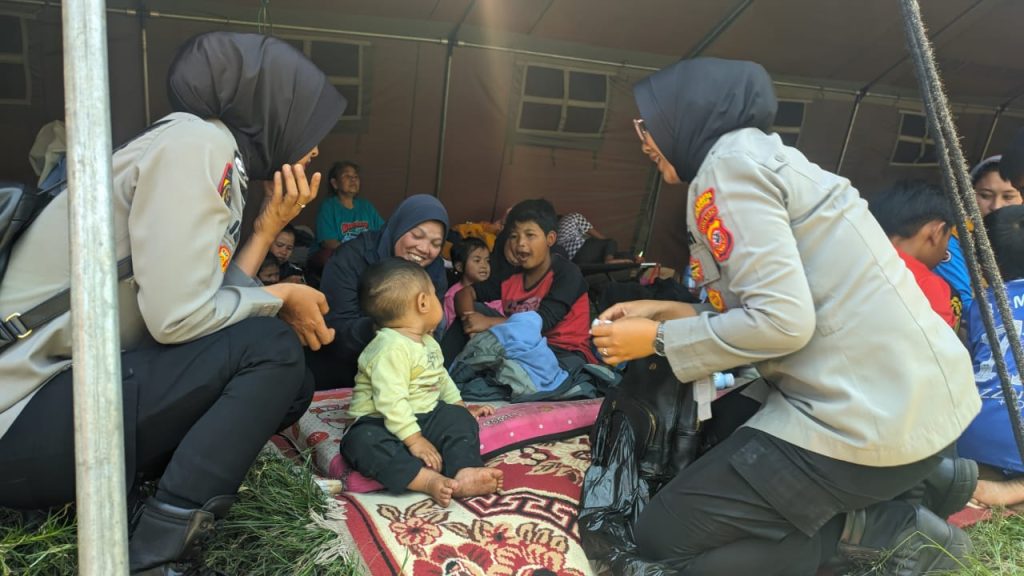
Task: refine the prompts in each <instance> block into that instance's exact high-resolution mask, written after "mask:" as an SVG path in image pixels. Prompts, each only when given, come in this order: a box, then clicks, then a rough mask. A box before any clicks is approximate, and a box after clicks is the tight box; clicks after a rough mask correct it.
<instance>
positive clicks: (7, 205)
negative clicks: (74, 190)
mask: <svg viewBox="0 0 1024 576" xmlns="http://www.w3.org/2000/svg"><path fill="white" fill-rule="evenodd" d="M64 188H65V182H64V180H63V179H62V180H61V181H60V182H58V183H57V184H56V185H54V186H51V187H49V188H47V189H46V190H34V189H29V188H28V187H27V186H25V185H24V184H20V183H14V182H0V282H2V281H3V277H4V272H6V271H7V262H8V260H10V257H11V248H13V247H14V242H15V241H16V240H17V239H18V237H20V236H21V234H22V233H23V232H24V231H25V229H26V228H28V225H29V224H31V223H32V221H33V220H35V219H36V216H38V215H39V213H40V212H42V211H43V208H46V206H47V205H48V204H49V203H50V200H53V199H54V198H55V197H57V195H59V194H60V193H61V192H63V191H64Z"/></svg>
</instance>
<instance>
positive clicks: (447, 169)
mask: <svg viewBox="0 0 1024 576" xmlns="http://www.w3.org/2000/svg"><path fill="white" fill-rule="evenodd" d="M108 6H109V12H108V28H109V30H108V35H109V50H110V68H111V100H112V101H111V106H112V116H113V131H114V141H115V142H119V141H122V140H125V139H127V138H128V137H130V136H131V135H132V134H134V133H135V132H137V131H138V130H140V129H141V128H142V127H143V126H144V125H145V124H146V123H147V120H156V119H158V118H159V117H160V116H162V115H163V114H165V113H166V112H168V111H169V107H168V104H167V99H166V94H165V89H164V79H165V76H166V71H167V67H168V65H169V63H170V61H171V59H172V58H173V55H174V51H175V49H176V47H177V46H178V45H179V44H180V43H181V42H182V41H183V40H184V39H186V38H188V37H189V36H191V35H193V34H196V33H199V32H203V31H208V30H218V29H221V30H222V29H231V30H240V31H255V30H257V27H256V26H255V24H256V23H257V22H260V23H262V24H263V25H264V28H263V30H264V32H270V33H273V34H274V35H277V36H280V37H282V38H285V39H287V40H289V41H292V42H294V43H296V45H297V46H300V47H301V48H302V49H303V50H305V51H307V53H308V54H310V56H311V57H312V58H313V60H314V61H316V62H317V63H318V64H320V65H321V66H322V67H323V68H324V69H325V70H327V71H328V73H329V74H330V75H331V76H332V78H333V79H334V80H335V81H336V83H337V85H338V86H339V89H341V90H342V92H343V93H345V94H346V95H347V96H349V98H350V101H351V102H352V104H351V106H350V108H349V111H348V112H347V113H346V117H345V118H344V119H343V120H342V121H341V122H339V124H338V126H337V127H336V129H335V131H334V132H333V133H332V134H331V135H330V136H328V137H327V138H326V139H325V140H324V142H323V143H322V145H321V156H320V158H318V159H317V160H316V161H315V163H314V168H316V169H319V170H323V171H326V169H327V168H328V167H329V166H330V164H331V162H333V161H334V160H340V159H351V160H354V161H356V162H358V163H360V164H361V165H362V167H363V190H364V194H365V195H366V197H367V198H369V199H371V200H372V201H373V202H374V203H375V204H376V205H377V207H378V208H379V209H380V211H381V212H382V214H384V215H385V216H386V215H387V214H389V213H390V212H391V210H393V208H394V207H395V206H396V205H397V204H398V203H399V202H400V201H401V200H402V199H403V198H405V197H406V196H408V195H410V194H414V193H420V192H425V193H435V191H436V193H438V195H439V197H440V198H441V200H442V201H443V202H444V203H445V204H446V206H447V207H448V209H449V211H450V213H451V216H452V220H453V221H462V220H466V219H474V220H476V219H490V218H493V217H494V216H496V215H500V214H501V213H502V212H503V211H504V209H505V208H507V207H508V206H511V205H512V204H514V203H515V202H516V201H518V200H520V199H523V198H529V197H536V196H544V197H547V198H549V199H551V200H552V201H553V202H554V203H555V205H556V208H558V209H559V210H560V211H562V212H568V211H580V212H583V213H584V214H585V215H586V216H587V217H588V218H590V220H591V221H592V222H594V224H595V225H596V226H597V227H598V228H599V229H601V230H603V231H605V232H606V233H607V234H609V235H610V236H612V237H614V238H616V239H617V240H618V241H619V244H620V245H621V246H624V247H630V246H635V247H636V248H637V249H639V248H640V247H644V246H646V255H647V256H648V257H649V258H653V259H658V260H661V261H665V262H668V263H670V264H672V265H674V266H676V267H680V266H682V265H684V263H685V242H684V231H683V226H682V224H681V223H682V219H683V214H684V212H683V210H684V208H685V207H684V205H683V196H684V192H683V189H681V188H676V187H665V188H662V189H661V190H660V192H658V193H657V194H656V195H655V192H656V191H657V187H656V186H655V182H656V178H654V177H652V169H651V166H650V164H649V162H648V161H647V159H646V158H645V157H644V156H643V155H642V154H641V153H640V152H639V149H638V148H639V147H638V143H637V141H636V136H635V135H634V133H633V128H632V125H631V124H632V123H631V121H630V120H631V119H632V118H633V117H635V116H636V115H637V112H636V107H635V105H634V103H633V99H632V93H631V87H632V84H633V83H634V82H635V81H637V80H638V79H640V78H642V77H644V76H645V75H647V74H649V73H650V72H651V70H653V69H657V68H659V67H662V66H664V65H667V64H669V63H671V62H673V61H674V60H676V59H678V58H679V57H683V56H693V55H706V56H720V57H726V58H745V59H753V60H757V61H759V62H761V63H762V64H764V65H765V67H766V68H767V69H768V70H769V72H771V73H772V75H773V77H774V78H775V79H776V82H777V85H776V89H777V92H778V94H779V97H780V99H782V100H784V101H786V102H787V104H785V107H786V108H785V110H786V112H785V114H780V117H779V119H778V120H777V124H779V126H778V128H777V129H778V131H779V132H780V134H781V135H782V136H783V137H784V138H786V139H787V141H790V142H794V143H795V144H796V146H797V147H798V148H800V149H801V150H802V151H803V152H804V153H805V154H807V155H808V157H810V158H811V159H812V160H813V161H815V162H817V163H819V164H820V165H822V167H824V168H826V169H829V170H835V169H836V168H837V165H838V163H839V158H840V156H842V157H843V160H842V166H841V168H840V169H839V171H840V173H841V174H843V175H844V176H847V177H849V178H850V179H851V180H852V181H853V182H854V184H855V185H856V186H857V187H858V188H860V189H861V191H862V192H863V193H864V195H865V196H868V197H870V195H871V194H872V193H873V192H875V191H876V190H878V189H879V188H880V187H882V186H884V185H885V184H886V183H889V182H891V181H893V180H896V179H901V178H927V179H931V180H935V181H937V180H938V172H937V168H936V167H935V166H934V164H932V163H930V162H929V160H930V157H929V146H928V138H927V133H926V130H927V129H926V128H924V127H923V126H924V124H923V123H922V122H921V118H920V114H921V108H920V102H919V99H918V97H917V85H916V80H915V79H914V77H913V72H912V70H911V68H910V65H909V61H908V59H907V58H906V49H905V47H904V39H903V32H902V29H901V27H900V21H899V13H898V10H897V7H896V5H895V4H894V3H892V2H889V1H887V0H866V1H863V2H848V1H843V0H637V1H627V0H514V1H513V0H293V1H290V2H287V3H273V2H270V3H268V4H267V6H268V8H269V10H267V11H265V12H261V11H260V9H261V7H262V6H263V4H262V3H261V2H259V1H257V0H211V1H199V0H176V1H170V0H156V1H150V2H146V3H145V4H144V5H143V4H140V3H136V2H128V1H124V0H121V1H118V0H114V1H111V2H109V3H108ZM922 9H923V10H924V17H925V21H926V23H927V24H928V25H929V26H930V33H931V36H932V39H933V41H934V43H935V47H936V50H937V53H938V56H939V58H940V61H939V65H940V68H941V70H942V72H943V73H944V78H945V81H946V84H947V88H948V90H949V94H950V99H951V101H952V102H953V103H954V112H955V113H956V114H957V122H958V127H959V129H960V131H961V135H962V137H963V146H964V151H965V153H966V154H967V156H968V159H969V161H976V160H978V159H980V158H981V157H982V155H983V154H991V153H994V152H997V151H999V150H1000V149H1001V147H1002V146H1003V145H1005V144H1006V143H1007V142H1008V141H1009V139H1010V138H1011V136H1012V134H1013V133H1014V132H1015V131H1016V129H1017V128H1018V127H1020V126H1021V125H1024V120H1022V118H1024V104H1021V103H1020V102H1018V100H1019V99H1018V97H1019V96H1020V94H1021V93H1022V92H1024V69H1022V68H1024V65H1022V64H1020V63H1019V62H1017V61H1016V59H1014V58H1013V56H1014V55H1016V54H1018V53H1019V52H1020V51H1019V50H1017V49H1016V48H1019V47H1020V44H1021V42H1022V41H1021V40H1020V36H1019V34H1018V33H1017V30H1016V25H1015V24H1016V23H1018V22H1021V21H1022V19H1024V4H1022V3H1020V2H1015V1H1014V0H931V1H929V2H926V3H923V6H922ZM15 30H16V33H15V32H14V31H15ZM0 37H2V38H4V39H3V40H0V126H2V127H3V133H4V137H3V138H2V139H0V178H4V179H14V180H21V181H32V180H34V178H33V177H32V174H31V171H30V168H29V166H28V162H27V153H28V149H29V147H30V146H31V144H32V140H33V138H34V136H35V133H36V131H37V130H38V128H39V127H41V126H42V125H43V124H45V123H46V122H49V121H51V120H53V119H55V118H60V117H62V116H63V90H62V79H61V65H62V63H61V48H60V41H61V36H60V11H59V5H57V4H55V3H52V2H43V1H40V0H0ZM449 49H450V52H449ZM449 54H450V62H449ZM446 94H447V99H446ZM858 98H859V99H860V102H859V105H857V104H856V103H857V101H858ZM855 107H856V110H857V113H856V117H855V121H854V122H853V123H852V130H849V137H848V138H847V131H848V129H849V128H850V126H851V116H852V115H853V114H852V113H853V110H854V108H855ZM147 113H148V118H147ZM847 141H848V145H846V146H845V150H844V143H846V142H847ZM439 157H440V158H441V161H440V163H439V161H438V160H439ZM439 167H440V177H439ZM326 191H327V189H326V187H324V188H322V191H321V192H322V194H324V195H326ZM249 204H250V207H253V208H255V207H256V206H258V198H256V197H254V198H253V199H252V201H250V203H249ZM314 218H315V211H314V210H307V211H306V212H304V213H303V215H302V222H303V223H307V224H311V223H312V220H313V219H314Z"/></svg>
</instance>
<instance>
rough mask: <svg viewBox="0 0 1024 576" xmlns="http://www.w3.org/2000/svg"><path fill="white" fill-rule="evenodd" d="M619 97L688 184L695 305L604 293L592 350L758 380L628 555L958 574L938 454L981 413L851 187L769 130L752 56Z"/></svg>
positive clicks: (958, 536) (957, 495) (685, 564)
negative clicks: (730, 429)
mask: <svg viewBox="0 0 1024 576" xmlns="http://www.w3.org/2000/svg"><path fill="white" fill-rule="evenodd" d="M635 96H636V101H637V106H638V108H639V110H640V115H641V116H642V119H639V120H637V121H636V125H637V133H638V135H639V136H640V139H641V140H642V142H643V144H642V149H643V152H644V153H645V154H646V155H648V156H649V157H650V158H651V160H652V161H653V162H654V163H655V164H657V167H658V170H659V171H660V172H661V174H662V178H663V179H664V181H665V182H666V183H667V184H680V183H687V184H688V186H689V190H688V202H687V207H688V210H687V214H686V215H685V216H686V227H687V230H688V232H689V237H690V253H691V255H692V258H691V264H690V266H691V270H692V271H693V276H694V279H695V281H696V282H697V284H698V285H700V286H701V287H703V288H704V289H706V290H707V292H708V302H709V304H710V306H709V307H708V309H707V310H699V309H696V308H695V307H693V306H691V305H688V304H682V303H676V302H651V301H640V302H627V303H623V304H618V305H615V306H613V307H612V308H610V309H609V310H607V311H606V312H605V313H603V314H602V319H604V320H611V321H613V322H612V323H611V324H606V325H602V326H596V327H594V329H593V334H594V344H595V345H596V346H597V348H598V351H599V353H601V354H602V356H604V357H605V359H606V360H607V361H609V362H610V363H613V364H614V363H618V362H621V361H624V360H629V359H633V358H640V357H644V356H649V355H651V354H659V355H662V356H666V357H667V358H668V361H669V363H670V364H671V366H672V369H673V371H674V373H675V375H676V377H677V378H678V379H679V380H680V381H682V382H694V381H698V380H701V379H704V378H706V377H707V376H709V375H710V374H711V373H713V372H716V371H721V370H726V369H729V368H733V367H736V366H740V365H744V364H751V363H752V364H754V365H755V366H756V367H757V368H758V370H759V371H760V373H761V375H762V376H763V377H764V378H765V380H766V381H767V382H769V383H770V384H769V386H767V387H766V389H765V390H763V406H762V407H761V409H760V410H759V411H758V412H757V413H756V414H755V415H754V416H753V417H752V418H751V419H750V420H749V421H748V422H747V423H746V425H745V426H744V427H743V428H740V429H739V430H737V431H736V432H734V433H733V434H732V435H731V436H729V437H728V438H727V439H726V440H724V441H723V442H722V443H721V444H719V445H717V446H716V447H714V448H713V449H712V450H710V451H709V452H708V453H707V454H705V455H703V456H702V457H701V458H700V459H698V460H697V461H696V462H695V463H694V464H693V465H691V466H690V467H688V468H684V469H683V470H682V471H681V472H680V473H679V475H678V476H677V477H676V478H675V479H673V480H672V481H671V482H669V483H668V484H666V485H665V486H664V487H663V488H662V489H661V490H660V491H659V492H658V493H657V494H655V495H654V496H653V498H652V499H651V501H650V502H649V503H648V505H647V506H646V508H644V510H643V512H642V513H641V515H640V516H639V518H638V519H637V522H636V526H635V535H636V539H637V544H638V545H639V550H640V552H641V553H642V554H643V555H645V556H647V557H649V558H651V559H655V560H659V561H662V562H665V563H667V564H669V565H671V566H672V567H673V568H674V569H676V570H678V571H679V573H680V574H701V575H713V574H759V575H763V576H767V575H771V574H780V575H781V574H785V575H788V576H792V575H808V576H811V575H813V574H815V573H816V571H817V570H818V567H819V564H821V563H823V562H825V561H828V560H830V559H832V556H833V554H834V553H835V552H836V550H837V549H838V551H839V558H838V559H837V560H838V561H840V562H842V561H848V560H857V561H867V562H869V563H873V562H878V561H881V560H882V559H883V558H885V557H886V551H890V550H893V549H895V550H894V551H893V552H892V555H891V556H888V557H887V560H886V562H885V565H884V567H882V568H880V571H879V573H880V574H893V575H895V574H899V575H900V576H909V575H914V574H925V573H931V572H932V571H941V570H947V569H951V568H955V567H956V566H957V561H956V558H957V557H960V556H962V555H964V554H965V553H966V551H967V550H968V549H969V547H970V540H969V539H968V538H967V536H966V535H965V534H964V533H963V532H962V531H960V530H959V529H958V528H955V527H953V526H951V525H950V524H948V523H947V522H945V521H944V520H943V518H940V516H942V517H944V516H946V515H949V514H950V513H952V512H954V511H957V510H959V509H960V508H962V507H963V505H964V504H965V503H966V501H967V500H968V499H969V498H970V495H971V492H972V491H973V484H974V481H975V480H976V475H975V476H973V477H972V472H974V471H975V470H974V469H973V468H971V467H970V466H969V465H966V466H965V465H964V464H965V463H966V461H963V460H956V461H954V460H951V459H942V458H940V457H939V456H938V455H937V454H938V453H940V451H942V450H943V449H944V448H945V447H947V446H949V445H950V444H952V443H953V442H954V441H955V440H956V439H957V438H958V437H959V436H960V434H961V432H962V431H963V429H964V428H965V427H966V426H967V424H969V423H970V421H971V419H972V418H973V417H974V416H975V414H977V412H978V407H979V399H978V394H977V391H976V390H975V389H974V386H973V379H972V369H971V361H970V358H969V357H968V355H967V353H966V351H965V350H964V348H963V346H962V345H961V344H960V342H959V340H958V338H957V336H956V334H955V333H953V331H951V330H949V328H948V326H945V325H944V324H943V321H942V319H941V318H939V316H938V315H936V314H935V313H934V312H932V311H931V309H930V307H929V304H928V301H927V300H926V299H925V297H924V296H923V294H922V293H921V290H920V289H919V288H918V287H917V285H916V283H915V281H914V278H913V276H912V275H911V274H910V273H909V272H908V271H907V269H906V266H904V265H903V263H902V262H901V261H900V258H899V256H898V255H897V254H896V252H895V250H894V249H893V248H892V245H891V243H890V242H889V241H888V239H887V238H886V236H885V233H884V232H882V229H881V228H880V227H879V226H878V224H877V223H876V222H875V221H874V219H873V218H872V217H871V214H870V213H869V212H868V209H867V204H866V203H865V202H864V201H863V200H862V199H861V198H860V196H859V194H858V193H857V191H856V189H854V188H853V187H852V186H850V183H849V181H847V180H846V179H844V178H841V177H839V176H836V175H835V174H830V173H828V172H825V171H824V170H822V169H821V168H819V167H818V166H816V165H814V164H812V163H811V162H809V161H808V160H807V159H806V158H805V157H804V156H803V155H802V154H801V153H800V152H799V151H798V150H796V149H794V148H790V147H788V146H785V145H784V144H783V143H782V141H781V139H780V138H779V137H778V135H776V134H771V133H770V130H771V126H772V122H773V118H774V116H775V110H776V101H775V95H774V93H773V88H772V82H771V78H770V77H769V76H768V74H767V72H766V71H765V70H764V68H762V67H761V66H759V65H757V64H755V63H753V62H738V61H728V60H719V59H714V58H700V59H694V60H684V61H682V62H679V63H677V64H675V65H673V66H671V67H669V68H667V69H665V70H662V71H660V72H658V73H656V74H654V75H652V76H650V77H648V78H647V79H645V80H642V81H641V82H640V83H639V84H637V86H636V88H635ZM712 308H713V309H712ZM947 465H948V466H947ZM918 486H920V487H921V488H920V490H914V491H913V492H914V493H917V496H916V498H914V499H912V498H909V497H901V498H898V497H900V496H901V495H903V494H904V493H907V492H908V491H910V490H911V489H912V488H916V487H918ZM922 495H923V502H922ZM922 504H923V505H922ZM929 508H930V510H929ZM933 511H934V513H933ZM841 537H842V538H841ZM840 538H841V539H840Z"/></svg>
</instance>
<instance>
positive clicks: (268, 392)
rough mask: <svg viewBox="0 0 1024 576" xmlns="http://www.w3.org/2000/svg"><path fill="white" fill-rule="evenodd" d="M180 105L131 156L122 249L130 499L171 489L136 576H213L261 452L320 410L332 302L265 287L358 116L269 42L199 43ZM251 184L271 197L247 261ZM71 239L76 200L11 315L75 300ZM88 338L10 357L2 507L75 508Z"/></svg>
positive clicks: (57, 330)
mask: <svg viewBox="0 0 1024 576" xmlns="http://www.w3.org/2000/svg"><path fill="white" fill-rule="evenodd" d="M168 92H169V96H170V102H171V104H172V106H173V107H174V109H175V110H177V112H175V113H173V114H171V115H169V116H167V117H165V118H163V119H162V120H160V121H159V122H157V123H156V124H154V125H153V126H152V127H151V128H150V129H149V130H147V131H146V132H144V133H143V134H141V135H139V136H138V137H136V138H135V139H134V140H132V141H131V142H129V143H128V144H127V145H125V146H124V147H122V148H121V149H119V150H118V151H117V152H116V153H115V154H114V157H113V195H114V228H115V233H114V238H115V242H116V245H115V251H116V255H117V258H118V259H122V258H125V257H127V256H129V255H130V256H131V261H132V264H133V267H134V274H133V277H132V278H131V279H130V280H125V281H122V282H120V284H119V286H118V289H119V302H118V303H119V320H120V330H121V345H122V347H123V348H124V349H125V350H126V351H125V352H123V353H122V356H121V372H122V376H123V378H124V382H123V388H122V396H123V399H124V431H125V456H126V459H127V462H126V464H125V467H126V473H127V484H128V486H129V488H132V487H133V484H136V486H135V487H136V488H137V483H138V480H139V479H145V478H157V477H159V478H160V480H159V483H158V484H157V488H156V492H155V494H154V496H153V497H151V498H148V499H147V500H145V502H138V501H137V499H136V501H135V502H130V505H132V508H133V510H132V511H133V512H134V513H133V515H132V523H131V525H130V527H129V529H130V538H129V548H130V554H129V556H130V558H129V560H130V568H131V572H132V573H133V574H148V575H156V574H171V573H174V574H178V573H184V572H188V573H193V572H192V570H193V569H195V570H197V573H198V571H199V567H198V566H196V565H195V562H196V561H197V560H198V559H197V557H196V556H195V554H196V548H197V546H198V544H199V543H201V542H203V541H205V540H207V539H208V537H209V532H210V531H211V530H212V529H213V526H214V521H215V520H216V519H217V518H220V517H222V516H223V515H225V514H226V513H227V510H228V508H229V507H230V506H231V503H232V502H233V501H234V499H235V493H236V491H237V489H238V486H239V485H240V484H241V482H242V479H243V477H244V476H245V473H246V471H247V470H248V469H249V466H250V465H251V464H252V461H253V460H254V459H255V458H256V455H257V453H258V452H259V450H260V448H261V447H262V446H263V445H264V443H266V441H267V439H268V438H269V437H270V436H271V435H272V434H273V433H274V432H275V431H276V430H279V429H280V428H282V427H284V426H287V425H289V424H291V423H292V422H294V421H295V420H297V419H298V417H299V416H300V415H301V414H302V413H303V412H304V411H305V409H306V407H307V406H308V404H309V401H310V399H311V397H312V391H313V390H312V378H311V377H309V376H308V375H307V372H306V369H305V362H304V359H303V354H302V347H301V346H300V341H301V343H302V344H306V345H308V346H309V347H310V348H318V347H319V346H321V345H323V344H327V343H328V342H330V341H331V338H332V336H333V334H332V333H331V331H330V330H329V329H328V328H327V327H326V326H325V325H324V323H323V317H322V314H323V312H324V311H326V303H325V301H324V298H323V295H322V294H320V293H318V292H316V291H315V290H313V289H311V288H309V287H306V286H301V285H297V284H291V285H276V286H268V287H262V286H261V285H260V284H259V282H257V281H255V280H254V278H253V277H254V276H255V275H256V272H257V268H258V267H259V265H260V263H261V262H262V260H263V259H264V256H265V255H266V254H267V250H268V249H269V247H270V245H271V242H273V240H274V238H275V237H276V236H277V233H278V232H279V231H280V230H281V229H282V228H283V227H284V226H285V224H287V222H288V221H289V220H291V219H292V218H294V217H295V216H297V215H298V214H299V212H300V211H301V210H302V208H303V207H304V206H305V205H306V204H308V203H310V202H311V201H312V200H313V198H314V197H315V191H316V189H317V184H318V182H319V179H320V178H319V174H315V175H314V176H313V178H312V181H309V180H307V178H306V176H305V170H306V167H307V166H308V164H309V161H310V159H311V158H312V157H314V156H316V154H317V145H318V143H319V142H320V139H321V138H323V137H324V136H326V135H327V133H328V132H329V131H330V127H331V126H333V125H334V123H335V122H336V121H337V120H338V118H339V117H340V116H341V114H342V112H343V111H344V108H345V100H344V98H342V97H341V95H340V94H338V92H337V91H336V90H335V89H334V87H333V86H331V84H330V83H329V82H328V81H327V78H326V77H325V76H324V74H323V73H322V72H321V71H320V70H319V69H317V67H316V66H315V65H314V64H313V63H312V62H310V61H309V60H307V59H306V58H305V56H303V55H302V54H301V53H300V52H299V51H297V50H296V49H295V48H293V47H292V46H291V45H289V44H287V43H285V42H282V41H280V40H276V39H273V38H267V37H265V36H261V35H257V34H235V33H226V32H216V33H210V34H203V35H200V36H197V37H195V38H193V39H192V40H190V41H188V42H187V43H186V44H185V45H184V46H183V47H182V48H181V49H180V51H179V52H178V54H177V56H176V58H175V60H174V62H173V63H172V65H171V68H170V72H169V77H168ZM250 179H253V180H264V181H268V180H269V181H270V182H271V183H270V185H269V186H268V187H267V195H266V198H265V200H264V203H263V208H262V210H261V211H260V213H259V216H258V217H257V219H256V222H255V229H254V232H253V235H252V237H251V238H250V239H249V240H248V241H247V242H246V243H245V244H241V245H240V243H239V228H240V226H241V219H242V210H243V206H244V203H245V200H246V195H245V190H246V188H247V186H248V185H249V181H250ZM67 232H68V195H67V194H62V195H60V196H59V197H57V198H56V199H54V200H53V202H52V203H51V204H50V205H49V206H47V207H46V209H45V210H44V211H43V212H42V213H41V214H40V215H39V218H38V219H37V220H36V221H35V222H34V223H33V224H32V225H31V227H30V228H29V229H28V231H27V232H26V233H25V235H24V236H23V237H22V238H21V239H20V240H19V242H18V244H17V245H16V246H15V248H14V252H13V254H12V259H11V262H10V267H9V268H8V270H7V273H6V275H5V277H4V280H3V286H2V287H0V309H2V311H3V316H4V317H6V316H8V315H9V314H11V313H12V312H17V311H19V310H25V309H27V308H30V307H32V306H34V305H35V304H38V303H39V302H41V301H42V300H44V299H45V298H47V297H49V296H51V295H53V294H55V293H57V292H58V291H60V290H62V289H64V288H66V287H67V286H68V284H69V280H70V263H69V261H68V235H67ZM296 335H297V336H298V337H296ZM71 340H72V327H71V322H70V315H69V314H63V315H61V316H58V317H57V318H55V319H54V320H52V321H50V322H49V323H47V324H44V325H42V326H41V327H38V328H37V329H36V330H35V331H34V332H33V333H32V334H30V335H28V336H27V337H26V338H25V339H24V340H21V341H19V342H17V343H15V344H12V345H11V346H10V347H8V348H7V349H5V350H4V352H3V354H2V355H0V373H2V374H3V385H2V386H0V506H11V507H17V508H46V507H49V506H56V505H60V504H63V503H65V502H70V501H72V500H74V496H75V487H74V480H75V465H74V455H73V448H74V430H73V426H72V358H71ZM133 493H135V490H133Z"/></svg>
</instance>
